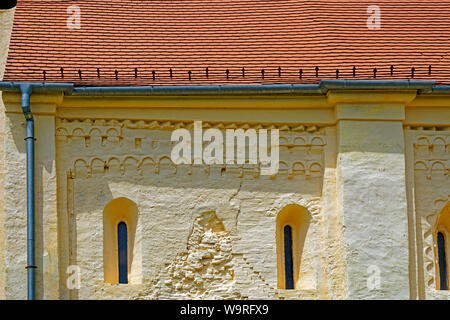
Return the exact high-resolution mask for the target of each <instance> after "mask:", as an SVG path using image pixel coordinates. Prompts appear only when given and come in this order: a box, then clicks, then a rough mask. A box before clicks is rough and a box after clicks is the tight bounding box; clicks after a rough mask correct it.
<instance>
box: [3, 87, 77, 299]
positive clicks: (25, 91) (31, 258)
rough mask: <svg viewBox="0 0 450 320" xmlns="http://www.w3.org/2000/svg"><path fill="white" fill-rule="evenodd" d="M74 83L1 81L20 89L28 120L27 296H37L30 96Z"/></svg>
mask: <svg viewBox="0 0 450 320" xmlns="http://www.w3.org/2000/svg"><path fill="white" fill-rule="evenodd" d="M72 90H73V84H59V83H20V82H0V91H15V92H17V91H19V92H20V93H21V95H22V99H21V100H22V112H23V114H24V116H25V120H26V137H25V141H26V152H27V266H26V267H25V268H26V269H27V297H28V300H35V298H36V281H35V279H36V277H35V269H36V268H37V266H36V259H35V237H34V235H35V228H34V211H35V210H34V209H35V208H34V204H35V189H34V171H35V170H34V168H35V166H34V141H35V138H34V118H33V114H32V113H31V107H30V96H31V93H32V92H43V93H46V92H64V93H70V92H72Z"/></svg>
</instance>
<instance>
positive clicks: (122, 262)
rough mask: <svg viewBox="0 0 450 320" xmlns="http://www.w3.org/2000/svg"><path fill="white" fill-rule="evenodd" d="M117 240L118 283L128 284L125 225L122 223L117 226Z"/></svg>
mask: <svg viewBox="0 0 450 320" xmlns="http://www.w3.org/2000/svg"><path fill="white" fill-rule="evenodd" d="M117 239H118V248H119V257H118V258H119V283H128V250H127V249H128V248H127V225H126V223H124V222H121V223H119V225H118V226H117Z"/></svg>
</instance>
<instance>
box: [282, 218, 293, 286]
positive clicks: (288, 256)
mask: <svg viewBox="0 0 450 320" xmlns="http://www.w3.org/2000/svg"><path fill="white" fill-rule="evenodd" d="M284 274H285V289H294V263H293V258H292V228H291V226H285V227H284Z"/></svg>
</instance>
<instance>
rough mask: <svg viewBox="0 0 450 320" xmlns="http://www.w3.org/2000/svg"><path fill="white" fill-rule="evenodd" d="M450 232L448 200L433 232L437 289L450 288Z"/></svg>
mask: <svg viewBox="0 0 450 320" xmlns="http://www.w3.org/2000/svg"><path fill="white" fill-rule="evenodd" d="M449 233H450V202H448V203H447V204H446V205H445V206H444V207H443V208H442V210H441V212H440V213H439V216H438V217H437V219H436V223H435V226H434V232H433V240H434V254H435V272H436V273H435V278H436V283H435V285H436V289H438V290H448V287H449V279H448V265H449V261H448V242H447V241H448V236H449Z"/></svg>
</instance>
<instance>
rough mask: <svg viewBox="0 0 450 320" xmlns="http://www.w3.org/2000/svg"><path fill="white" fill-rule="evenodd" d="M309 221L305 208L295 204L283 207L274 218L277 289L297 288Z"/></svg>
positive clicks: (299, 281)
mask: <svg viewBox="0 0 450 320" xmlns="http://www.w3.org/2000/svg"><path fill="white" fill-rule="evenodd" d="M309 222H310V214H309V212H308V211H307V210H306V208H304V207H301V206H299V205H296V204H290V205H287V206H286V207H284V208H283V209H282V210H281V211H280V212H279V213H278V214H277V219H276V233H275V238H276V242H277V282H278V289H283V290H298V289H299V288H300V286H301V279H300V265H301V260H302V251H303V245H304V243H305V239H306V233H307V231H308V226H309Z"/></svg>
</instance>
